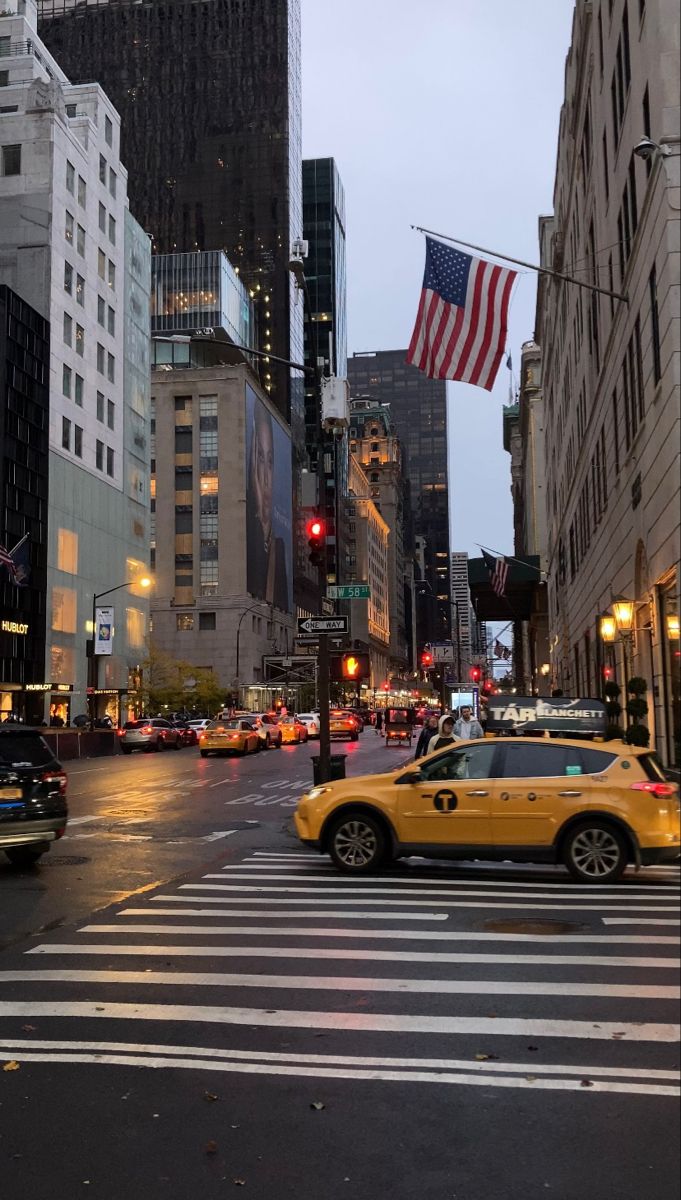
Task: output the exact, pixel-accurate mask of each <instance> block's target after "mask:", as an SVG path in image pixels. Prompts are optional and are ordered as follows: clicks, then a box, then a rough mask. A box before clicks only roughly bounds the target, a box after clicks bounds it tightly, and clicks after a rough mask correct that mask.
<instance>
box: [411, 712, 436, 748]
mask: <svg viewBox="0 0 681 1200" xmlns="http://www.w3.org/2000/svg"><path fill="white" fill-rule="evenodd" d="M436 734H437V717H436V716H435V713H431V714H430V716H429V717H428V718H427V720H426V722H425V725H424V726H423V729H422V730H421V733H420V734H419V740H418V742H417V743H416V756H415V757H416V758H423V756H424V754H427V753H428V745H429V743H430V742H431V741H432V739H433V738H434V737H435V735H436Z"/></svg>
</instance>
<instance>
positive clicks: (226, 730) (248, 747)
mask: <svg viewBox="0 0 681 1200" xmlns="http://www.w3.org/2000/svg"><path fill="white" fill-rule="evenodd" d="M259 749H260V738H259V736H258V731H257V729H254V728H253V726H252V725H251V724H250V722H249V721H244V720H241V719H240V718H239V717H232V718H231V719H230V720H228V721H223V720H221V719H220V717H216V719H215V720H214V721H211V722H210V724H209V725H207V726H206V728H205V729H204V730H203V732H202V733H200V734H199V752H200V754H201V757H202V758H208V755H209V754H254V753H255V751H256V750H259Z"/></svg>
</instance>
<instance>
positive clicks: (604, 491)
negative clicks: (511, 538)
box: [535, 0, 681, 764]
mask: <svg viewBox="0 0 681 1200" xmlns="http://www.w3.org/2000/svg"><path fill="white" fill-rule="evenodd" d="M678 79H679V20H678V4H677V3H675V2H674V0H592V2H587V0H577V3H576V7H575V17H574V24H573V35H572V45H571V48H570V52H569V55H568V59H567V64H566V73H565V101H564V105H563V110H562V113H561V120H560V132H559V140H558V155H557V167H556V178H555V189H554V212H553V214H552V216H551V217H548V218H545V219H542V221H541V222H540V241H541V258H542V264H543V265H544V266H547V267H552V268H553V269H555V270H558V271H563V272H565V273H566V274H568V275H572V276H574V277H575V278H576V279H578V280H582V281H584V282H588V283H593V284H595V285H598V286H600V287H602V288H604V289H606V290H607V291H609V292H614V293H618V294H619V295H621V296H623V297H626V298H625V299H618V298H613V297H608V296H606V295H599V294H598V293H597V292H589V291H585V290H584V289H582V288H579V287H576V286H574V285H573V284H565V283H559V282H557V281H556V280H555V279H552V278H550V277H547V276H543V277H541V278H540V284H539V295H538V305H537V321H536V329H535V338H536V341H537V342H538V343H539V345H540V347H541V351H542V358H543V397H544V417H545V445H546V450H545V455H546V488H547V507H548V531H547V533H548V589H549V627H550V638H551V666H552V683H553V685H554V686H557V687H560V688H562V689H563V690H564V691H565V692H566V694H567V693H570V694H573V695H577V696H579V695H585V694H586V695H588V694H595V695H598V694H600V693H601V690H602V678H603V670H604V667H605V665H606V658H605V654H606V653H608V654H610V653H611V652H612V650H614V653H615V659H614V661H613V663H612V664H611V665H612V669H613V670H614V671H615V672H616V678H617V682H619V683H620V684H622V685H623V684H624V683H625V682H626V680H625V674H626V676H627V677H628V678H631V677H632V675H636V676H642V677H643V678H644V679H645V680H646V682H647V685H648V692H647V698H648V717H647V722H646V723H647V725H648V728H649V729H650V730H651V734H652V739H651V742H652V745H654V746H656V747H657V750H658V751H659V753H660V755H661V757H662V759H663V760H664V762H665V763H667V764H672V763H676V764H678V761H679V759H678V756H679V732H680V725H681V720H680V713H681V698H680V693H679V554H680V513H681V509H680V500H681V497H680V495H679V490H680V472H679V368H680V365H681V358H680V352H679V89H678ZM644 137H646V138H648V139H651V141H650V142H649V145H648V153H647V154H644V156H641V155H640V154H637V153H636V152H635V148H636V147H637V145H638V143H639V142H640V141H641V139H642V138H644ZM619 595H623V596H625V597H627V598H628V599H630V600H631V601H633V602H634V604H635V621H634V624H635V630H634V633H633V641H632V643H631V645H629V643H622V642H618V643H616V644H615V646H614V647H612V649H608V648H604V646H603V645H602V643H601V640H600V636H599V618H600V616H601V614H603V613H604V612H606V611H607V610H608V609H609V608H610V605H611V602H612V599H613V597H614V596H619ZM625 648H626V649H627V662H626V664H625V662H624V658H623V655H624V650H625ZM622 700H624V697H622Z"/></svg>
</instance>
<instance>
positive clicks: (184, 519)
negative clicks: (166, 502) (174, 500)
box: [175, 504, 194, 535]
mask: <svg viewBox="0 0 681 1200" xmlns="http://www.w3.org/2000/svg"><path fill="white" fill-rule="evenodd" d="M193 532H194V518H193V512H192V506H191V504H178V505H176V506H175V533H176V534H178V535H181V534H185V533H193Z"/></svg>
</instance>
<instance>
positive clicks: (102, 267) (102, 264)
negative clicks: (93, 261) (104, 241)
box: [97, 250, 106, 280]
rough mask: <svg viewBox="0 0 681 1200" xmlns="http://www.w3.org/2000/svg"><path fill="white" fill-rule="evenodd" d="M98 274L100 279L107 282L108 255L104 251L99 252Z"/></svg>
mask: <svg viewBox="0 0 681 1200" xmlns="http://www.w3.org/2000/svg"><path fill="white" fill-rule="evenodd" d="M97 274H98V275H99V278H100V279H104V280H106V254H105V253H104V251H103V250H98V251H97Z"/></svg>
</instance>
